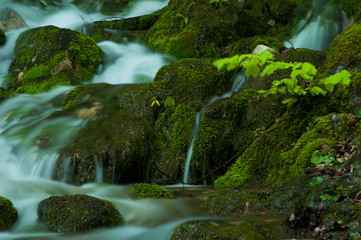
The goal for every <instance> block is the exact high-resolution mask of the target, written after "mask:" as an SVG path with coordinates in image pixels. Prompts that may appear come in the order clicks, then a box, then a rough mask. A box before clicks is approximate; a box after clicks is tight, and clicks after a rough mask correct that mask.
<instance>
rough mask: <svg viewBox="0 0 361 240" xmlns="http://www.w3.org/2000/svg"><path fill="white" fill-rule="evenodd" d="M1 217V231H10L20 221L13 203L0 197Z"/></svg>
mask: <svg viewBox="0 0 361 240" xmlns="http://www.w3.org/2000/svg"><path fill="white" fill-rule="evenodd" d="M0 215H1V219H0V231H9V230H10V229H11V228H12V227H13V226H14V224H15V222H16V220H17V219H18V212H17V211H16V209H15V208H14V206H13V203H12V202H11V201H10V200H9V199H7V198H4V197H0Z"/></svg>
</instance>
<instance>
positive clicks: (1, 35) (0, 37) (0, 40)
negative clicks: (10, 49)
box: [0, 30, 6, 46]
mask: <svg viewBox="0 0 361 240" xmlns="http://www.w3.org/2000/svg"><path fill="white" fill-rule="evenodd" d="M5 42H6V36H5V33H4V32H3V31H2V30H0V46H2V45H4V44H5Z"/></svg>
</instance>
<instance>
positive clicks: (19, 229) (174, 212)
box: [0, 0, 332, 240]
mask: <svg viewBox="0 0 361 240" xmlns="http://www.w3.org/2000/svg"><path fill="white" fill-rule="evenodd" d="M70 2H71V1H68V0H63V1H62V2H60V3H59V6H58V7H53V8H49V9H46V10H40V9H36V8H31V7H28V6H24V5H21V4H15V3H13V2H12V1H11V0H2V1H1V7H2V8H4V7H11V8H12V9H14V10H15V11H16V12H18V13H19V14H20V15H21V16H22V17H23V19H24V20H25V22H26V24H27V25H28V27H25V28H21V29H18V30H13V31H9V32H6V36H7V42H6V45H5V46H3V47H0V85H1V86H4V79H5V76H6V75H7V71H8V68H9V66H10V63H11V61H12V59H13V48H14V45H15V40H16V39H17V37H18V36H19V34H20V33H21V32H23V31H25V30H27V29H29V28H35V27H40V26H46V25H54V26H57V27H62V28H70V29H73V30H79V29H80V28H81V26H82V25H83V24H84V21H85V22H91V21H97V20H101V19H104V18H107V17H109V16H105V15H102V14H100V13H91V14H88V13H85V12H83V11H81V10H79V9H78V8H76V7H75V6H74V5H72V4H70ZM167 2H168V1H150V0H148V1H138V2H137V3H136V4H135V5H134V6H132V8H131V9H130V11H129V12H128V13H127V15H123V16H121V17H132V16H139V15H144V14H147V13H151V12H154V11H156V10H158V9H160V8H162V7H164V6H166V5H167ZM326 10H327V9H325V11H326ZM327 11H328V10H327ZM310 15H312V16H314V15H317V16H318V13H313V14H311V13H310ZM320 16H321V15H320ZM314 19H319V18H312V20H310V22H311V24H314V25H316V23H317V24H318V26H320V24H319V22H320V20H314ZM326 25H327V26H328V24H326ZM331 25H332V24H331ZM307 26H308V25H306V26H303V27H300V29H303V30H300V32H302V31H310V32H312V31H313V30H307V29H308V27H307ZM321 26H325V25H323V24H321ZM313 27H314V26H313V25H312V28H313ZM326 30H327V29H326ZM326 30H325V31H326ZM299 35H302V36H305V33H304V32H303V33H301V34H299ZM293 39H294V44H295V45H296V44H297V46H300V45H299V44H298V41H301V42H302V40H298V37H297V36H295V37H294V38H293ZM296 39H297V41H296ZM326 44H327V43H326ZM98 45H99V46H100V47H101V48H102V49H103V51H104V53H105V62H104V64H103V66H102V68H101V69H100V70H99V72H98V73H97V74H96V75H95V76H94V78H93V83H108V84H128V83H135V84H141V83H146V82H151V81H153V78H154V76H155V74H156V73H157V71H158V69H159V68H161V67H162V66H164V65H166V64H168V63H169V61H170V57H169V56H165V55H162V54H158V53H153V52H151V51H150V50H149V49H147V48H146V47H144V46H142V45H141V44H138V43H125V44H119V43H114V42H109V41H104V42H101V43H99V44H98ZM304 47H309V46H304ZM309 48H313V47H309ZM317 48H323V47H317ZM244 80H245V76H244V75H240V76H239V77H238V78H237V79H236V80H235V83H234V85H233V87H232V89H231V90H230V91H229V92H227V93H225V94H224V95H222V96H215V97H214V98H212V99H210V100H209V102H208V103H207V104H206V105H205V106H204V107H203V109H202V110H201V111H200V112H199V113H198V114H197V121H196V122H195V123H194V128H193V133H192V136H191V138H190V139H191V140H190V147H189V150H188V153H187V161H186V167H185V169H186V170H185V174H184V177H183V182H184V183H187V182H190V176H189V168H190V165H191V158H192V148H193V145H194V140H195V138H196V136H197V132H198V127H199V123H200V120H201V118H202V115H203V111H204V109H206V108H207V107H209V106H210V105H211V104H213V103H214V102H215V101H219V100H222V99H225V98H228V97H230V96H231V95H232V93H233V92H236V91H237V90H238V89H239V87H240V86H241V84H242V83H243V81H244ZM72 89H73V87H60V88H56V89H53V90H51V91H49V92H45V93H41V94H37V95H25V94H22V95H17V96H14V97H12V98H9V99H7V100H5V101H3V102H2V103H1V104H0V145H1V147H0V154H1V156H2V157H1V159H0V162H1V166H2V167H1V168H0V196H3V197H6V198H8V199H10V200H11V201H12V202H13V204H14V206H15V208H16V209H17V211H18V214H19V218H18V221H17V223H16V225H15V227H14V228H13V229H12V231H10V232H0V239H79V240H80V239H84V240H85V239H107V240H110V239H122V240H123V239H124V240H132V239H134V240H135V239H137V240H141V239H168V238H169V235H170V234H171V232H172V231H173V230H174V229H175V228H176V227H177V226H179V225H180V224H182V223H185V222H188V221H193V220H215V219H214V218H211V217H209V216H205V215H204V214H203V213H201V212H200V211H199V210H198V209H199V206H200V204H201V203H202V201H204V200H205V199H206V197H207V195H209V194H210V193H212V192H213V191H215V190H214V189H212V188H208V187H204V186H189V187H187V191H189V192H190V194H191V195H193V197H192V198H187V197H180V198H176V199H172V200H169V199H163V200H159V199H140V200H134V199H132V197H131V194H130V190H129V186H128V185H108V184H104V183H101V179H102V177H101V176H97V180H98V182H96V183H91V184H86V185H83V186H80V187H77V186H72V185H68V184H65V183H62V182H55V181H53V180H51V173H52V172H53V169H54V167H55V162H56V159H57V157H58V154H57V152H58V150H59V149H61V148H63V147H65V146H67V145H68V144H70V143H71V142H72V141H73V138H74V136H75V135H76V133H77V132H78V131H79V130H80V129H81V128H82V127H83V126H84V124H85V120H83V119H79V118H72V117H50V116H51V115H52V113H54V112H56V111H59V110H61V109H62V103H63V100H64V97H65V95H66V94H67V93H68V92H69V91H71V90H72ZM44 131H46V132H47V134H46V136H47V137H46V138H44V137H42V134H41V133H42V132H44ZM49 133H50V134H49ZM167 188H168V189H169V190H170V191H171V192H172V191H176V192H178V191H182V188H179V186H167ZM77 193H79V194H87V195H90V196H94V197H98V198H101V199H106V200H109V201H112V202H113V203H114V204H115V205H116V206H117V208H118V210H119V211H120V213H121V214H122V215H123V217H124V219H125V222H126V224H125V225H124V226H121V227H118V228H112V229H100V230H96V231H93V232H91V233H86V234H81V235H62V234H59V233H51V232H49V231H47V230H45V229H44V228H43V226H42V225H40V224H39V223H38V217H37V206H38V204H39V202H40V201H42V200H43V199H46V198H48V197H50V196H54V195H64V194H77ZM239 221H244V219H243V220H242V219H239Z"/></svg>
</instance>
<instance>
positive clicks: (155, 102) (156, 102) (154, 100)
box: [150, 97, 160, 107]
mask: <svg viewBox="0 0 361 240" xmlns="http://www.w3.org/2000/svg"><path fill="white" fill-rule="evenodd" d="M151 101H152V103H151V105H150V106H151V107H153V106H154V105H155V104H157V105H158V107H160V103H159V101H158V100H157V97H154V98H152V99H151Z"/></svg>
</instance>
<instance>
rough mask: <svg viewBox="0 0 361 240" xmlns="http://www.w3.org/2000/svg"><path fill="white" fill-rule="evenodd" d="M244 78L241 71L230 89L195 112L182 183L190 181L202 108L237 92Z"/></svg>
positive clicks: (202, 113) (202, 112) (244, 75)
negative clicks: (190, 170)
mask: <svg viewBox="0 0 361 240" xmlns="http://www.w3.org/2000/svg"><path fill="white" fill-rule="evenodd" d="M245 80H246V74H245V73H241V74H239V75H238V76H237V77H236V78H235V80H234V82H233V85H232V88H231V90H230V91H228V92H226V93H224V94H223V95H221V96H214V97H212V98H211V100H209V101H208V102H207V103H206V105H204V107H203V108H202V109H201V111H199V112H198V113H197V114H196V119H195V121H194V123H193V127H192V134H191V137H190V144H189V148H188V150H187V154H186V161H185V166H184V175H183V183H190V177H189V169H190V165H191V160H192V155H193V147H194V143H195V140H196V137H197V133H198V129H199V123H200V122H201V119H202V117H203V115H204V110H205V109H206V108H208V107H209V106H211V105H212V104H213V103H215V102H217V101H220V100H223V99H226V98H230V97H231V96H232V94H233V93H234V92H237V91H238V89H239V88H240V87H241V86H242V84H243V83H244V81H245Z"/></svg>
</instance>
